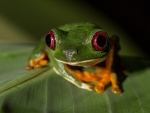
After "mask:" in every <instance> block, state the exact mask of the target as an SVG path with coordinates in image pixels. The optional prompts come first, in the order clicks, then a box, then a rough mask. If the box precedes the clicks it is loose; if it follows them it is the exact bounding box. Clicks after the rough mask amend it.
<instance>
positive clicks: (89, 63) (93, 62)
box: [55, 57, 106, 67]
mask: <svg viewBox="0 0 150 113" xmlns="http://www.w3.org/2000/svg"><path fill="white" fill-rule="evenodd" d="M105 59H106V57H103V58H98V59H91V60H84V61H77V62H65V61H62V60H59V59H56V58H55V60H57V61H58V62H61V63H64V64H68V65H71V66H82V67H91V66H93V65H96V64H98V63H100V62H103V61H104V60H105Z"/></svg>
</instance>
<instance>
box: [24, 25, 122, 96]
mask: <svg viewBox="0 0 150 113" xmlns="http://www.w3.org/2000/svg"><path fill="white" fill-rule="evenodd" d="M114 46H115V38H109V37H108V35H107V33H106V32H105V31H103V30H102V29H101V28H100V27H99V26H97V25H95V24H92V23H74V24H66V25H64V26H60V27H58V28H54V29H51V30H50V31H49V32H48V34H47V35H46V36H44V37H43V38H42V39H41V42H40V43H39V44H38V45H37V47H36V48H35V49H34V50H33V53H32V55H31V57H30V60H29V65H28V66H27V67H26V69H34V68H37V67H42V66H45V65H50V66H53V69H54V70H55V72H56V73H57V74H59V75H61V76H62V77H63V78H65V79H66V80H68V81H70V82H71V83H73V84H74V85H76V86H78V87H79V88H83V89H87V90H90V91H91V90H94V91H96V92H98V93H102V92H103V91H104V90H105V86H106V84H107V83H109V82H111V84H112V92H114V93H116V94H119V93H121V89H120V88H119V86H118V81H117V78H116V73H114V72H112V71H111V67H112V63H113V54H114ZM101 62H105V66H104V67H100V66H98V65H97V64H99V63H101ZM87 68H88V69H91V70H93V71H88V70H86V69H87Z"/></svg>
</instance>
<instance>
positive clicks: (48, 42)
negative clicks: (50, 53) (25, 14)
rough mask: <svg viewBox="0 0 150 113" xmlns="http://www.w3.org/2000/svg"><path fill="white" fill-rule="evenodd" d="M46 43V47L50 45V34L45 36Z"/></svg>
mask: <svg viewBox="0 0 150 113" xmlns="http://www.w3.org/2000/svg"><path fill="white" fill-rule="evenodd" d="M45 39H46V44H47V46H48V47H50V45H51V38H50V34H48V35H47V36H46V38H45Z"/></svg>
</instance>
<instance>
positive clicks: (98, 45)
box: [92, 31, 108, 51]
mask: <svg viewBox="0 0 150 113" xmlns="http://www.w3.org/2000/svg"><path fill="white" fill-rule="evenodd" d="M107 39H108V37H107V34H106V33H105V32H103V31H98V32H96V33H95V34H94V36H93V38H92V46H93V48H94V50H96V51H101V50H103V49H104V48H105V47H106V46H107Z"/></svg>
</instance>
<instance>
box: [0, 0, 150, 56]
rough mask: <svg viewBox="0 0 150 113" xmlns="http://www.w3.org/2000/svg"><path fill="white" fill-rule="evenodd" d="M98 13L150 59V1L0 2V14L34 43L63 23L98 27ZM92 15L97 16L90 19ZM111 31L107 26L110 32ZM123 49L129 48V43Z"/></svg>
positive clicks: (63, 0) (61, 0)
mask: <svg viewBox="0 0 150 113" xmlns="http://www.w3.org/2000/svg"><path fill="white" fill-rule="evenodd" d="M89 8H91V9H89ZM81 12H83V13H81ZM84 12H85V13H84ZM97 12H103V13H104V14H105V15H106V16H107V17H108V18H110V19H111V20H113V21H115V22H116V23H117V24H118V25H120V26H121V27H122V28H123V30H124V31H126V32H127V33H128V34H130V35H131V36H132V38H133V40H134V43H136V44H137V45H138V47H139V48H141V49H142V51H144V52H145V53H146V54H148V55H149V52H150V48H149V43H150V38H149V37H150V36H149V35H150V27H149V26H150V16H149V12H150V2H149V1H144V0H142V1H136V2H134V1H126V0H121V1H114V0H43V1H42V0H39V1H36V0H32V1H29V0H22V1H19V0H14V1H7V0H5V1H4V0H0V14H2V15H4V16H5V17H6V18H7V19H9V20H11V21H12V22H13V23H15V24H16V25H18V26H20V27H22V28H23V29H24V30H25V31H27V32H28V33H30V34H32V35H33V36H34V37H35V40H37V39H36V38H37V37H41V36H42V35H43V34H45V33H46V32H47V31H48V30H49V29H50V28H52V27H56V26H59V25H62V24H65V23H71V22H83V21H90V22H96V23H98V24H99V21H98V19H99V18H103V17H101V15H99V14H98V13H97ZM84 14H85V16H84ZM93 14H96V16H93V17H92V15H93ZM95 18H97V20H95ZM100 25H101V26H102V28H104V29H105V26H109V21H107V22H105V23H100ZM112 28H113V27H112ZM112 28H111V26H110V29H112ZM114 29H115V27H114ZM108 32H109V31H108ZM115 34H117V33H115ZM37 41H38V40H37ZM125 45H127V46H128V42H126V44H125ZM129 48H132V47H129ZM136 51H138V50H136ZM140 51H141V50H140Z"/></svg>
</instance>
